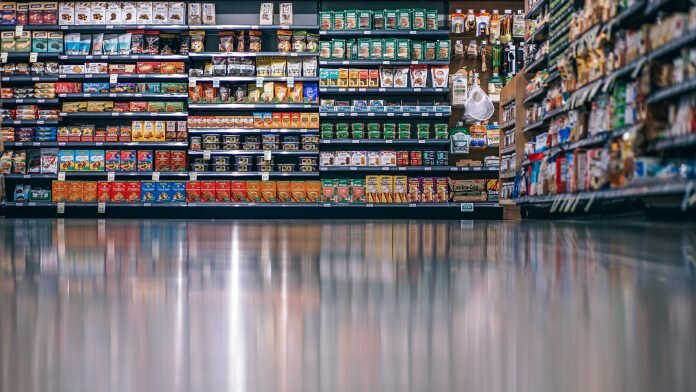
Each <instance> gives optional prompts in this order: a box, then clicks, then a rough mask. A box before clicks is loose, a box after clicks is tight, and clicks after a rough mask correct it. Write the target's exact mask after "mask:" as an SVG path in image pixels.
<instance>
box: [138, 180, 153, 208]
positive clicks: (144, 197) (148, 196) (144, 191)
mask: <svg viewBox="0 0 696 392" xmlns="http://www.w3.org/2000/svg"><path fill="white" fill-rule="evenodd" d="M156 194H157V187H156V185H155V183H154V182H153V181H142V182H141V183H140V200H141V201H142V202H143V203H153V202H155V200H156V198H155V196H156Z"/></svg>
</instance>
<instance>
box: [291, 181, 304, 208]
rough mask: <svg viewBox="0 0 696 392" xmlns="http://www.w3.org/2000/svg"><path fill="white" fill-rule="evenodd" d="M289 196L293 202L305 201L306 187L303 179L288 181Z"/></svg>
mask: <svg viewBox="0 0 696 392" xmlns="http://www.w3.org/2000/svg"><path fill="white" fill-rule="evenodd" d="M290 196H291V198H292V201H293V202H295V203H305V202H307V188H306V183H305V182H304V181H292V182H290Z"/></svg>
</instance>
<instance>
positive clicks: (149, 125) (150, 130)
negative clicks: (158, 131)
mask: <svg viewBox="0 0 696 392" xmlns="http://www.w3.org/2000/svg"><path fill="white" fill-rule="evenodd" d="M154 139H155V123H154V121H143V140H142V141H144V142H151V141H154Z"/></svg>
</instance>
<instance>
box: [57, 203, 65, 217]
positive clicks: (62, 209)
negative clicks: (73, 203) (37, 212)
mask: <svg viewBox="0 0 696 392" xmlns="http://www.w3.org/2000/svg"><path fill="white" fill-rule="evenodd" d="M57 209H58V213H59V214H61V215H62V214H65V203H62V202H61V203H58V204H57Z"/></svg>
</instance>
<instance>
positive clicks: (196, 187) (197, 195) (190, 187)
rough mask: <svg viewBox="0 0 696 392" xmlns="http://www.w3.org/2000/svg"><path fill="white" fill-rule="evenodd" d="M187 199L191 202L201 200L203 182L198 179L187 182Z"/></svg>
mask: <svg viewBox="0 0 696 392" xmlns="http://www.w3.org/2000/svg"><path fill="white" fill-rule="evenodd" d="M186 201H187V202H189V203H197V202H200V201H201V184H200V183H199V182H198V181H187V182H186Z"/></svg>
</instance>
